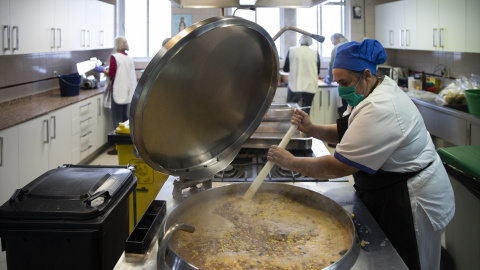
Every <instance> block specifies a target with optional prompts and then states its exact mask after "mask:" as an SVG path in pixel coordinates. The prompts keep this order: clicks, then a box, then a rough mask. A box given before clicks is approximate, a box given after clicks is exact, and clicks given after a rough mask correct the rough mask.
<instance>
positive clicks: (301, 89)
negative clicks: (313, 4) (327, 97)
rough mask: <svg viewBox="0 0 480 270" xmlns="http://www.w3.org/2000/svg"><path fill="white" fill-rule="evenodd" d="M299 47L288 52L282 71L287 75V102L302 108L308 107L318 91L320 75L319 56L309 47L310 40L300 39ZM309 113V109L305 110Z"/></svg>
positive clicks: (302, 37) (307, 38)
mask: <svg viewBox="0 0 480 270" xmlns="http://www.w3.org/2000/svg"><path fill="white" fill-rule="evenodd" d="M299 42H300V46H298V47H292V48H290V49H289V50H288V53H287V57H286V59H285V64H284V66H283V71H285V72H289V74H288V94H287V102H295V103H299V102H300V100H302V103H301V106H302V107H310V106H311V105H312V101H313V97H314V96H315V92H316V91H317V89H318V74H320V55H319V54H318V52H317V51H316V50H314V49H311V48H310V47H309V46H310V45H312V38H311V37H309V36H306V35H302V36H301V37H300V40H299ZM304 110H305V112H306V113H307V114H308V113H310V108H305V109H304Z"/></svg>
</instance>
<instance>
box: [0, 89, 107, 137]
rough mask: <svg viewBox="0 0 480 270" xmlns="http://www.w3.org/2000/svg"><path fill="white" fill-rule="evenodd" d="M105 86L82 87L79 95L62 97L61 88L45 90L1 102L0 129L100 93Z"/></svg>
mask: <svg viewBox="0 0 480 270" xmlns="http://www.w3.org/2000/svg"><path fill="white" fill-rule="evenodd" d="M103 92H104V88H103V87H100V88H97V89H88V90H86V89H85V90H84V89H80V94H79V95H78V96H72V97H62V96H61V95H60V89H54V90H49V91H45V92H42V93H39V94H36V95H30V96H26V97H22V98H18V99H14V100H9V101H5V102H2V103H0V111H1V112H2V113H1V114H0V130H4V129H7V128H9V127H13V126H15V125H18V124H21V123H24V122H27V121H29V120H32V119H34V118H37V117H40V116H42V115H45V114H48V113H50V112H52V111H55V110H58V109H60V108H63V107H66V106H69V105H71V104H74V103H77V102H80V101H82V100H84V99H88V98H90V97H93V96H96V95H99V94H101V93H103Z"/></svg>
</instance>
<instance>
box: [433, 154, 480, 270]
mask: <svg viewBox="0 0 480 270" xmlns="http://www.w3.org/2000/svg"><path fill="white" fill-rule="evenodd" d="M437 152H438V154H439V155H440V158H441V159H442V161H443V163H444V166H445V169H446V170H447V172H448V176H449V178H450V182H451V183H452V187H453V192H454V194H455V208H456V209H455V216H454V217H453V219H452V221H451V222H450V223H449V224H448V226H447V228H446V230H445V245H446V249H447V251H448V253H449V254H450V255H451V256H452V258H453V260H454V263H455V265H456V269H457V270H463V269H465V270H467V269H468V270H470V269H480V256H479V255H480V245H479V243H480V145H467V146H456V147H448V148H439V149H438V150H437Z"/></svg>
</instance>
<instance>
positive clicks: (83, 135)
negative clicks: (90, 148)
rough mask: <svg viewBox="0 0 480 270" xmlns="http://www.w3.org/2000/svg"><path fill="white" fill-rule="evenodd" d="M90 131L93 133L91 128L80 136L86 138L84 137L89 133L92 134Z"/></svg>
mask: <svg viewBox="0 0 480 270" xmlns="http://www.w3.org/2000/svg"><path fill="white" fill-rule="evenodd" d="M90 133H92V131H91V130H89V131H88V132H85V134H82V135H80V138H84V137H86V136H87V135H88V134H90Z"/></svg>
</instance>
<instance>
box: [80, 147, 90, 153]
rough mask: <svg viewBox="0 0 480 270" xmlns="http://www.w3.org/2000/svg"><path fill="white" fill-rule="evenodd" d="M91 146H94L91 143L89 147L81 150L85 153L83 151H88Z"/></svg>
mask: <svg viewBox="0 0 480 270" xmlns="http://www.w3.org/2000/svg"><path fill="white" fill-rule="evenodd" d="M90 148H92V145H89V146H88V147H87V148H85V149H82V150H80V152H82V153H83V152H85V151H87V150H88V149H90Z"/></svg>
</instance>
